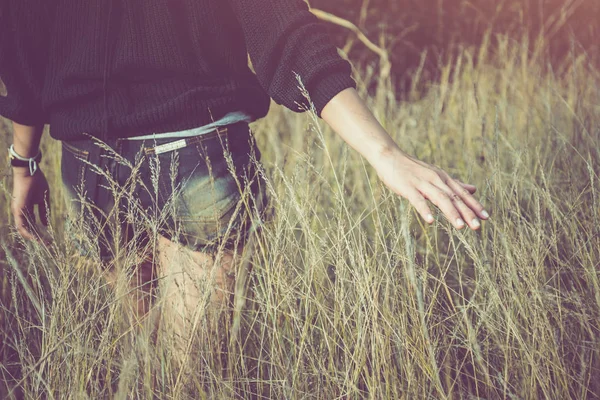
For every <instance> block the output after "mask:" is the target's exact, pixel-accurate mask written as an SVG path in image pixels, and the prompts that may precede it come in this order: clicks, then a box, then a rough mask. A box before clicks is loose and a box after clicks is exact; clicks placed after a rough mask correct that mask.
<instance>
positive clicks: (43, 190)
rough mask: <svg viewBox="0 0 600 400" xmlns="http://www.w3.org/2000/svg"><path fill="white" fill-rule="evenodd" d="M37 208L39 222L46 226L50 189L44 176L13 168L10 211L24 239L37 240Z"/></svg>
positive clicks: (39, 172) (25, 169)
mask: <svg viewBox="0 0 600 400" xmlns="http://www.w3.org/2000/svg"><path fill="white" fill-rule="evenodd" d="M36 205H37V206H38V207H37V209H38V215H39V219H40V222H41V223H42V224H43V225H44V226H47V225H48V214H49V212H50V189H49V187H48V181H47V180H46V176H45V175H44V173H43V172H42V171H41V170H38V171H37V172H36V173H35V174H34V175H33V176H31V175H29V170H28V168H13V192H12V204H11V210H12V214H13V217H14V219H15V226H16V228H17V231H18V232H19V234H20V235H21V236H23V237H24V238H25V239H29V240H37V239H38V238H39V236H38V235H37V233H36V229H35V221H36V218H35V214H34V208H35V206H36Z"/></svg>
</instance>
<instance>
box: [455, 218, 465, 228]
mask: <svg viewBox="0 0 600 400" xmlns="http://www.w3.org/2000/svg"><path fill="white" fill-rule="evenodd" d="M456 225H458V226H459V227H461V228H462V227H463V226H465V221H463V220H462V219H460V218H458V219H457V220H456Z"/></svg>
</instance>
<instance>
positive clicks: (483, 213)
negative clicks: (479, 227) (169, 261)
mask: <svg viewBox="0 0 600 400" xmlns="http://www.w3.org/2000/svg"><path fill="white" fill-rule="evenodd" d="M481 215H483V216H484V218H489V217H490V214H488V212H487V211H485V210H483V211H482V212H481Z"/></svg>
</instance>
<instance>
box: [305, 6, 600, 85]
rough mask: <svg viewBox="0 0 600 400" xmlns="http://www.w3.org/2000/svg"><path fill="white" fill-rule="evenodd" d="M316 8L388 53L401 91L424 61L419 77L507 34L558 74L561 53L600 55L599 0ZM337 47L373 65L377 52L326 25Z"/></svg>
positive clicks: (593, 57) (432, 73)
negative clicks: (348, 24)
mask: <svg viewBox="0 0 600 400" xmlns="http://www.w3.org/2000/svg"><path fill="white" fill-rule="evenodd" d="M310 5H311V6H312V7H313V8H316V9H319V10H323V11H325V12H330V13H332V14H335V15H336V16H338V17H340V18H343V19H346V20H347V21H349V22H352V23H353V24H355V25H356V26H357V27H358V28H359V29H360V30H361V31H362V32H363V33H365V35H366V36H367V37H368V38H369V39H370V40H371V41H372V42H374V43H375V44H376V45H378V46H379V47H382V48H384V49H386V50H387V51H388V52H389V56H390V61H391V64H392V75H393V81H394V84H395V85H394V86H395V88H396V91H397V92H398V93H399V94H402V93H403V92H404V93H405V92H406V90H407V88H408V87H409V84H410V81H411V77H412V76H414V73H415V71H416V70H417V69H418V68H419V66H420V64H421V62H422V61H421V57H422V55H423V54H424V53H426V57H424V60H423V72H422V75H421V78H422V80H423V81H428V80H432V79H436V78H438V77H439V73H440V69H441V66H443V65H446V64H447V63H448V62H450V61H451V60H452V59H453V58H455V57H456V56H457V55H458V54H460V52H461V51H462V50H464V49H465V48H479V47H480V46H481V45H482V44H484V41H487V40H490V42H491V43H490V44H491V46H492V47H493V46H494V37H495V36H496V35H498V34H500V35H507V36H508V37H509V38H511V39H512V40H514V41H515V42H519V43H522V42H523V40H527V41H528V42H529V48H530V51H531V52H536V56H537V57H542V58H544V61H545V62H551V65H552V66H553V68H556V70H557V72H560V70H561V67H562V65H563V64H564V61H565V58H566V57H569V54H572V52H573V50H576V52H577V53H581V52H585V53H587V55H588V58H589V60H590V61H593V62H595V64H596V65H598V60H599V59H600V54H599V49H600V41H599V40H598V33H599V29H600V1H598V0H310ZM329 27H330V32H331V34H332V36H333V37H334V38H335V40H336V43H337V45H338V46H339V47H340V48H343V49H344V50H346V51H347V53H348V55H349V58H350V59H351V60H352V61H353V62H355V63H358V64H361V65H368V64H371V65H376V64H377V63H378V62H379V56H377V55H376V54H375V53H374V52H373V51H371V50H369V49H368V48H367V47H366V46H364V45H363V44H362V43H360V41H358V40H357V39H356V38H355V36H354V35H349V31H348V29H346V28H342V27H339V26H336V25H334V24H329Z"/></svg>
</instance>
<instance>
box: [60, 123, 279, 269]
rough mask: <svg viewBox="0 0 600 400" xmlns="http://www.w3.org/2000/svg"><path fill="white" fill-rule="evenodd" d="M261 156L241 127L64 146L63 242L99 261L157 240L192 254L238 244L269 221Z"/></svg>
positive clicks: (247, 131) (65, 143)
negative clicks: (65, 206)
mask: <svg viewBox="0 0 600 400" xmlns="http://www.w3.org/2000/svg"><path fill="white" fill-rule="evenodd" d="M158 149H160V151H157V150H158ZM163 150H164V151H163ZM260 157H261V154H260V151H259V149H258V147H257V146H256V142H255V140H254V137H253V134H252V132H251V130H250V128H249V126H248V124H247V123H245V122H241V123H236V124H233V125H229V126H226V127H221V128H218V129H217V130H215V131H213V132H210V133H207V134H204V135H201V136H195V137H190V138H185V139H180V138H172V139H159V140H144V141H138V140H133V141H132V140H126V139H113V140H109V141H106V142H101V141H99V140H97V139H94V138H91V137H90V138H87V139H84V140H76V141H63V142H62V163H61V174H62V180H63V184H64V189H65V196H66V200H67V204H68V209H69V217H68V219H67V223H66V225H65V227H66V232H67V239H68V240H69V241H70V242H71V243H72V244H73V245H74V246H75V247H76V248H77V249H78V251H79V253H80V254H81V255H83V256H87V257H92V258H96V257H97V258H98V259H100V260H101V261H102V262H110V261H111V260H112V259H114V258H115V257H116V256H117V254H118V252H119V249H121V250H122V249H125V250H126V251H132V250H136V251H139V250H140V249H141V248H146V249H147V248H148V247H147V246H152V243H153V238H154V239H156V238H157V237H158V235H162V236H164V237H166V238H168V239H170V240H173V241H175V242H178V243H181V244H183V245H185V246H186V247H189V248H191V249H192V250H194V251H203V252H213V251H216V250H217V249H218V248H219V247H221V246H222V247H225V248H233V247H234V246H237V245H240V244H242V245H243V244H244V243H245V241H246V240H247V238H248V236H249V234H250V233H252V232H253V231H255V230H256V229H258V228H260V226H261V225H262V224H263V223H264V218H265V217H266V210H267V205H268V201H267V195H266V187H265V181H264V175H263V173H262V168H260Z"/></svg>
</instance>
